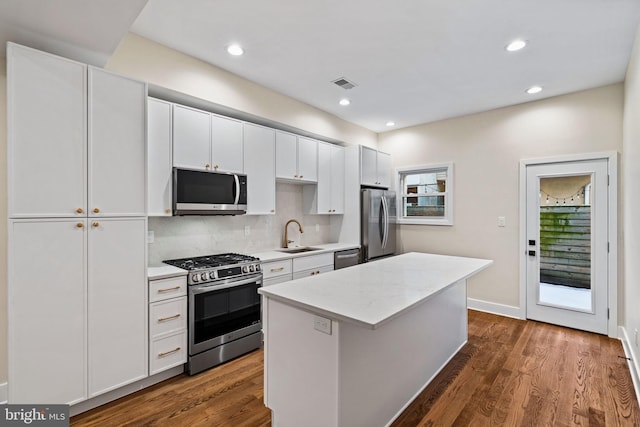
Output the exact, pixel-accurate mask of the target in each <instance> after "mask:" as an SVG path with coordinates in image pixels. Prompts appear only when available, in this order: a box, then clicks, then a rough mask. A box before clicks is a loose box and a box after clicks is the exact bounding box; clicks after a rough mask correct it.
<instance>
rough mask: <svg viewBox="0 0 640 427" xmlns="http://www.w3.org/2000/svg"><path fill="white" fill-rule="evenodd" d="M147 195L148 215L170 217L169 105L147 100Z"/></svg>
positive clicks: (171, 183) (171, 184)
mask: <svg viewBox="0 0 640 427" xmlns="http://www.w3.org/2000/svg"><path fill="white" fill-rule="evenodd" d="M147 111H148V116H147V120H148V122H147V147H148V162H147V189H148V190H147V192H148V196H149V197H148V201H147V204H148V213H149V216H171V204H172V192H173V173H172V170H173V168H172V167H171V165H172V160H171V111H172V104H171V103H170V102H166V101H161V100H159V99H154V98H149V99H148V103H147Z"/></svg>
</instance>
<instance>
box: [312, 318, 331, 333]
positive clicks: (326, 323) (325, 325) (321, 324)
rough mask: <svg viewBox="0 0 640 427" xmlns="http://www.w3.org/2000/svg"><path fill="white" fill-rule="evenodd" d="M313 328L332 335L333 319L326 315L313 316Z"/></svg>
mask: <svg viewBox="0 0 640 427" xmlns="http://www.w3.org/2000/svg"><path fill="white" fill-rule="evenodd" d="M313 329H315V330H316V331H320V332H324V333H325V334H327V335H331V319H327V318H326V317H320V316H315V317H314V318H313Z"/></svg>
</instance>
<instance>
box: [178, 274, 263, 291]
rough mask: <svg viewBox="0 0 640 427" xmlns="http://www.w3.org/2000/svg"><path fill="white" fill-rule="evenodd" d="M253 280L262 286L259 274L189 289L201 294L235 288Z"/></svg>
mask: <svg viewBox="0 0 640 427" xmlns="http://www.w3.org/2000/svg"><path fill="white" fill-rule="evenodd" d="M255 282H258V283H260V286H262V277H261V275H258V276H253V277H251V278H249V279H243V280H235V281H232V282H228V283H223V284H219V285H216V284H211V285H203V286H191V287H190V288H189V291H190V292H191V293H192V294H194V295H197V294H201V293H204V292H210V291H217V290H222V289H229V288H235V287H236V286H242V285H247V284H249V283H255Z"/></svg>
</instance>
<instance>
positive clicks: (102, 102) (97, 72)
mask: <svg viewBox="0 0 640 427" xmlns="http://www.w3.org/2000/svg"><path fill="white" fill-rule="evenodd" d="M146 123H147V86H146V84H145V83H143V82H139V81H137V80H132V79H129V78H126V77H123V76H120V75H117V74H113V73H110V72H107V71H104V70H101V69H99V68H93V67H90V68H89V205H88V207H89V215H90V216H103V215H108V216H123V215H127V216H129V215H130V216H142V215H146V214H147V209H146V204H147V203H146V200H147V193H146V187H145V183H146V182H147V171H146V165H147V157H146Z"/></svg>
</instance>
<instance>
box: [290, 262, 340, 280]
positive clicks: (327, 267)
mask: <svg viewBox="0 0 640 427" xmlns="http://www.w3.org/2000/svg"><path fill="white" fill-rule="evenodd" d="M327 271H333V266H332V265H325V266H324V267H318V268H312V269H311V270H304V271H296V272H295V273H293V279H294V280H295V279H302V278H303V277H311V276H316V275H318V274H322V273H326V272H327Z"/></svg>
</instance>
